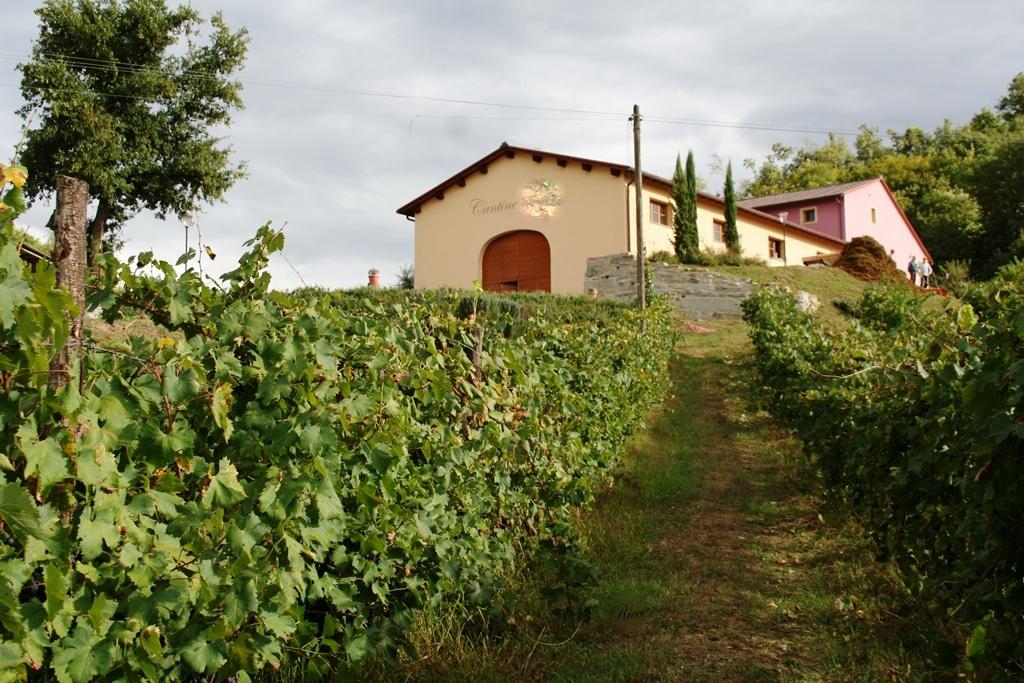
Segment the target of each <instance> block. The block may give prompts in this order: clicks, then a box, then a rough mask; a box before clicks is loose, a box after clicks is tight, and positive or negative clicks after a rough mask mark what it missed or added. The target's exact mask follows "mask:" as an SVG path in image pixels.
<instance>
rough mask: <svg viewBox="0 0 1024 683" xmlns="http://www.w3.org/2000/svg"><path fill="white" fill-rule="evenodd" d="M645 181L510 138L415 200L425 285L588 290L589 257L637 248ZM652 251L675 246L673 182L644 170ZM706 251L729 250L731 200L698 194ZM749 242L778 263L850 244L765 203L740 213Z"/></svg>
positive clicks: (745, 244) (748, 250) (410, 209)
mask: <svg viewBox="0 0 1024 683" xmlns="http://www.w3.org/2000/svg"><path fill="white" fill-rule="evenodd" d="M635 193H636V185H635V183H634V179H633V172H632V169H631V168H630V167H629V166H625V165H621V164H614V163H610V162H605V161H598V160H595V159H584V158H580V157H574V156H567V155H562V154H554V153H551V152H545V151H542V150H535V149H528V148H524V147H513V146H509V145H505V144H503V145H502V146H501V147H499V148H498V149H496V150H494V151H493V152H491V153H490V154H488V155H487V156H485V157H483V158H482V159H480V160H478V161H476V162H475V163H473V164H471V165H470V166H468V167H466V168H465V169H463V170H462V171H459V172H458V173H456V174H455V175H453V176H452V177H450V178H448V179H447V180H445V181H443V182H441V183H440V184H438V185H436V186H434V187H432V188H431V189H429V190H427V191H426V192H424V193H423V194H421V195H420V196H419V197H416V198H415V199H413V200H412V201H410V202H408V203H407V204H405V205H404V206H402V207H401V208H400V209H398V213H400V214H402V215H404V216H406V217H408V218H409V219H410V220H414V221H415V223H416V238H415V278H416V288H417V289H426V288H433V287H456V288H463V289H468V288H471V287H472V286H473V282H474V281H475V280H481V281H482V283H483V286H484V288H485V289H488V290H492V291H514V290H543V291H550V292H555V293H559V294H582V293H583V278H584V274H585V272H586V269H587V259H589V258H592V257H596V256H607V255H610V254H621V253H631V254H635V253H636V242H635V239H636V237H635V236H636V228H635V208H634V201H635V199H634V198H635V196H636V194H635ZM642 198H643V206H644V220H645V223H644V243H645V248H646V251H647V253H648V254H650V253H653V252H655V251H672V234H673V229H672V211H673V206H672V200H671V183H670V182H669V181H668V180H666V179H664V178H660V177H658V176H654V175H650V174H647V173H645V174H644V182H643V197H642ZM697 204H698V207H697V227H698V233H699V237H700V246H701V248H702V249H703V248H710V249H716V250H724V249H725V243H724V241H723V240H722V228H723V226H724V211H725V205H724V203H723V202H722V200H720V199H718V198H717V197H714V196H711V195H706V194H701V195H699V196H698V201H697ZM737 223H738V228H739V234H740V244H741V246H742V248H743V253H744V254H745V255H747V256H760V257H761V258H763V259H765V261H766V262H768V263H769V264H770V265H779V266H781V265H787V264H788V265H799V264H801V263H802V259H804V258H805V257H810V256H815V255H818V254H827V253H833V252H836V251H839V250H840V249H842V246H843V244H845V242H844V241H843V240H840V239H836V238H835V237H831V236H828V235H825V234H822V233H818V232H815V231H813V230H809V229H807V228H805V227H801V226H800V225H797V224H795V223H791V222H783V221H780V219H779V218H778V217H776V216H772V215H769V214H766V213H762V212H760V211H757V210H752V209H744V208H742V207H740V208H739V210H738V220H737Z"/></svg>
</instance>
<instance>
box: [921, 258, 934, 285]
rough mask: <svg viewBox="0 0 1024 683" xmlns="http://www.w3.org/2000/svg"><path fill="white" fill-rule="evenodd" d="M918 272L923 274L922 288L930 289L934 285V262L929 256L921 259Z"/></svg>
mask: <svg viewBox="0 0 1024 683" xmlns="http://www.w3.org/2000/svg"><path fill="white" fill-rule="evenodd" d="M918 271H919V272H920V273H921V286H922V287H924V288H925V289H928V287H929V286H930V285H931V283H932V262H931V260H930V259H929V258H928V257H927V256H926V257H924V258H923V259H921V266H920V267H919V268H918Z"/></svg>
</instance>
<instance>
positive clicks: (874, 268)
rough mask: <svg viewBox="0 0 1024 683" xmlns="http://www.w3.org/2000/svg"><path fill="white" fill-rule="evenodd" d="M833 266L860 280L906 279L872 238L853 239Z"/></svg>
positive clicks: (883, 249) (883, 248)
mask: <svg viewBox="0 0 1024 683" xmlns="http://www.w3.org/2000/svg"><path fill="white" fill-rule="evenodd" d="M834 266H835V267H836V268H841V269H843V270H845V271H846V272H847V273H849V274H850V275H852V276H854V277H856V278H860V279H861V280H897V281H898V280H906V279H907V277H906V275H905V274H904V273H903V271H902V270H900V269H899V266H897V265H896V263H894V262H893V260H892V258H890V256H889V254H887V253H886V251H885V247H883V246H882V245H881V244H879V243H878V241H877V240H875V239H874V238H873V237H854V238H853V239H852V240H850V243H849V244H847V245H846V246H845V247H844V248H843V251H842V253H841V254H840V255H839V259H838V260H837V261H836V262H835V264H834Z"/></svg>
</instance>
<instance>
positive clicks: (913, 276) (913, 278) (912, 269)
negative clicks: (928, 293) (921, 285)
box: [907, 254, 917, 285]
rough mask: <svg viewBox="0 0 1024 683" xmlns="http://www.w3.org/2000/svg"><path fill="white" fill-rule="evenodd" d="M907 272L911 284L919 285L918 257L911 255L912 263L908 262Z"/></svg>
mask: <svg viewBox="0 0 1024 683" xmlns="http://www.w3.org/2000/svg"><path fill="white" fill-rule="evenodd" d="M907 274H908V275H910V284H912V285H917V257H916V256H914V255H913V254H911V255H910V263H908V264H907Z"/></svg>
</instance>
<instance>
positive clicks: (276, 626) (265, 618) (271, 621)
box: [260, 612, 296, 639]
mask: <svg viewBox="0 0 1024 683" xmlns="http://www.w3.org/2000/svg"><path fill="white" fill-rule="evenodd" d="M260 621H262V622H263V625H264V626H265V627H266V628H267V630H269V631H270V632H271V633H273V634H274V635H275V636H277V637H278V638H282V639H284V638H288V636H290V635H291V634H293V633H295V628H296V624H295V620H294V619H292V618H291V617H290V616H288V615H287V614H280V613H279V612H260Z"/></svg>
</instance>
